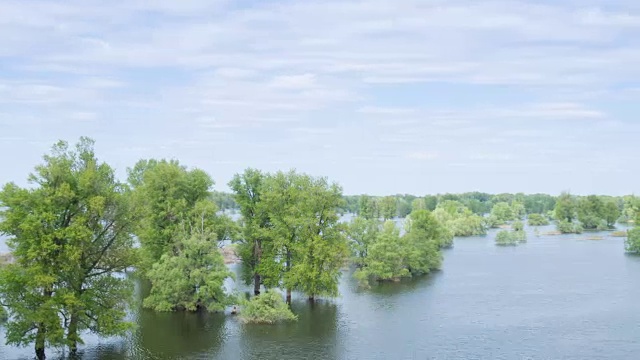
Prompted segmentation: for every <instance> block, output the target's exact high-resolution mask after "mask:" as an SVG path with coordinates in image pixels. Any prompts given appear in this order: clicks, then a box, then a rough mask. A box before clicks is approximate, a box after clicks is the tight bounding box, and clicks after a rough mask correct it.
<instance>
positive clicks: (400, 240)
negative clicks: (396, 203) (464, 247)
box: [348, 209, 453, 284]
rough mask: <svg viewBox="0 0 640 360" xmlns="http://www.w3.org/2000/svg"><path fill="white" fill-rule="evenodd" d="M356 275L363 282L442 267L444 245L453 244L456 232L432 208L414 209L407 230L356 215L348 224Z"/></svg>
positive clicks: (393, 224)
mask: <svg viewBox="0 0 640 360" xmlns="http://www.w3.org/2000/svg"><path fill="white" fill-rule="evenodd" d="M348 234H349V239H350V240H351V247H352V256H353V257H354V260H353V262H354V263H355V264H356V266H357V267H358V269H357V271H356V272H355V274H354V276H355V277H356V278H357V279H358V280H360V282H361V283H362V284H368V283H369V281H371V280H374V281H384V280H399V279H400V278H403V277H410V276H415V275H421V274H427V273H429V272H431V271H432V270H435V269H439V268H440V265H441V263H442V254H441V252H440V249H441V248H443V247H450V246H451V245H452V242H453V235H452V233H451V232H450V231H449V230H448V229H447V228H446V227H445V226H444V225H443V224H441V223H440V222H439V221H438V220H437V219H436V218H435V217H434V216H433V215H432V214H431V212H430V211H428V210H424V209H421V210H415V211H412V212H411V214H410V215H409V217H408V218H407V220H406V221H405V228H404V234H401V229H399V228H398V226H396V223H395V222H393V221H390V220H387V221H384V222H380V220H378V219H375V218H373V219H367V218H363V217H357V218H354V219H353V220H352V221H351V223H350V224H349V228H348Z"/></svg>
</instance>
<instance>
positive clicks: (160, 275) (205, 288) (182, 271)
mask: <svg viewBox="0 0 640 360" xmlns="http://www.w3.org/2000/svg"><path fill="white" fill-rule="evenodd" d="M232 275H233V274H232V273H231V272H230V271H229V270H228V269H227V267H226V266H225V264H224V260H223V258H222V254H221V253H220V251H219V250H218V248H217V247H216V243H215V242H214V241H211V239H209V238H207V236H206V233H203V232H202V229H198V230H196V232H194V233H192V234H187V233H185V234H184V235H183V236H182V238H181V239H180V240H178V241H176V242H175V244H174V250H173V251H172V252H171V253H168V254H164V255H162V258H160V261H159V262H157V263H155V264H154V265H153V268H152V269H151V271H149V273H148V277H149V280H151V284H152V288H151V293H150V294H149V297H147V298H146V299H145V300H144V306H145V307H147V308H150V309H153V310H156V311H175V310H187V311H197V310H199V309H204V310H208V311H220V310H223V309H224V307H225V306H226V305H228V304H229V299H228V297H227V295H226V294H225V293H224V291H223V288H222V286H223V283H224V279H226V278H227V277H231V276H232Z"/></svg>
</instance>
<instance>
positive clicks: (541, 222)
mask: <svg viewBox="0 0 640 360" xmlns="http://www.w3.org/2000/svg"><path fill="white" fill-rule="evenodd" d="M527 222H528V223H529V226H545V225H549V219H547V218H546V217H545V216H544V215H542V214H529V216H528V219H527Z"/></svg>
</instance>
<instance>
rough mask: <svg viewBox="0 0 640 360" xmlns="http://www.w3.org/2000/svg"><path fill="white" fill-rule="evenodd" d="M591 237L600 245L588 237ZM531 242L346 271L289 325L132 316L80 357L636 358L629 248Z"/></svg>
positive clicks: (467, 247)
mask: <svg viewBox="0 0 640 360" xmlns="http://www.w3.org/2000/svg"><path fill="white" fill-rule="evenodd" d="M548 230H551V228H542V229H540V231H541V232H544V231H548ZM594 235H596V236H603V237H604V239H602V240H586V238H587V237H589V236H594ZM528 240H529V241H528V243H526V244H524V245H520V246H517V247H497V246H495V245H494V243H493V241H494V232H492V233H490V234H489V235H488V236H486V237H475V238H463V239H456V240H455V246H454V248H453V249H450V250H446V251H445V253H444V258H445V261H444V266H443V270H442V271H441V272H438V273H436V274H433V275H431V276H428V277H422V278H419V279H414V280H408V281H404V282H401V283H390V284H383V285H380V286H376V287H374V288H373V289H371V290H366V291H363V290H358V288H357V286H356V283H355V282H354V281H353V280H352V279H351V277H350V274H348V273H345V275H344V276H343V279H342V282H341V285H340V292H341V294H342V295H341V297H340V298H338V299H335V300H331V301H318V302H317V303H315V304H313V305H311V304H309V303H307V302H306V300H304V299H302V298H297V299H295V300H294V304H293V310H294V312H295V313H296V314H298V316H299V321H298V322H296V323H291V324H282V325H277V326H256V325H243V324H241V323H240V322H239V321H238V319H237V318H235V317H233V316H229V315H227V316H225V315H224V314H210V315H206V314H183V313H177V314H159V313H153V312H150V311H136V312H135V313H134V314H133V316H134V320H135V322H136V323H137V325H138V328H137V330H136V331H135V332H134V333H133V334H132V335H131V336H130V337H128V338H126V339H99V338H96V337H88V338H87V344H86V345H84V346H83V347H82V353H81V357H80V358H81V359H100V360H106V359H114V360H116V359H313V360H320V359H576V360H578V359H580V360H583V359H638V357H639V356H640V355H639V354H640V258H637V257H632V256H626V255H625V254H624V251H623V239H622V238H612V237H609V233H598V234H593V233H591V234H582V235H564V236H540V237H536V236H535V235H534V234H533V232H531V231H530V233H529V239H528ZM1 331H2V330H0V332H1ZM0 336H3V334H1V333H0ZM49 355H50V356H49V358H53V359H57V358H64V354H63V353H61V352H57V353H56V352H55V351H54V350H49ZM31 358H32V349H31V348H27V349H19V348H14V347H8V346H1V347H0V359H31Z"/></svg>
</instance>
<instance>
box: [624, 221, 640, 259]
mask: <svg viewBox="0 0 640 360" xmlns="http://www.w3.org/2000/svg"><path fill="white" fill-rule="evenodd" d="M624 249H625V251H626V252H628V253H631V254H640V226H637V227H635V228H633V229H631V230H629V231H628V233H627V238H626V239H625V241H624Z"/></svg>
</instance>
